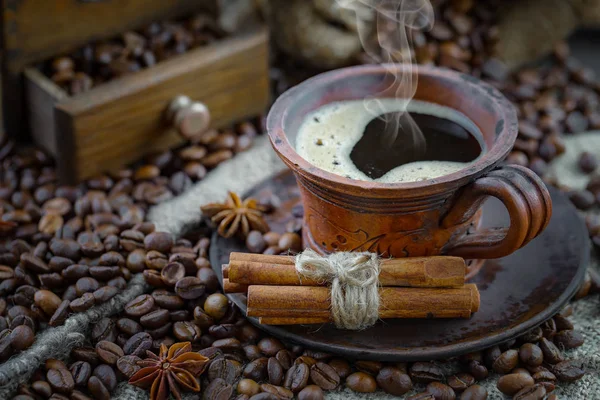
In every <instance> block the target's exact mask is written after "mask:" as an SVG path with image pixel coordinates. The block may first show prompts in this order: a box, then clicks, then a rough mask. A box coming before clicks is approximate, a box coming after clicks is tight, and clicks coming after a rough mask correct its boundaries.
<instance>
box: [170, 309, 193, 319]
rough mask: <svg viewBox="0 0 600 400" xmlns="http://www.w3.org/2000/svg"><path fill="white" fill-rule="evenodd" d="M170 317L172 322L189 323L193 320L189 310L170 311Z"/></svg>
mask: <svg viewBox="0 0 600 400" xmlns="http://www.w3.org/2000/svg"><path fill="white" fill-rule="evenodd" d="M169 316H170V318H171V321H173V322H177V321H188V320H189V319H190V318H191V313H190V312H189V311H188V310H175V311H170V312H169Z"/></svg>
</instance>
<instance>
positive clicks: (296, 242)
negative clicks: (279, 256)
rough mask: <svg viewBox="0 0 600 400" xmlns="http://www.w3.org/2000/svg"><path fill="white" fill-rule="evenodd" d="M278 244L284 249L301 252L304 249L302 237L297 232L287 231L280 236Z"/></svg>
mask: <svg viewBox="0 0 600 400" xmlns="http://www.w3.org/2000/svg"><path fill="white" fill-rule="evenodd" d="M277 246H278V247H279V248H280V249H281V250H282V251H288V250H290V251H293V252H299V251H302V238H301V237H300V235H298V234H297V233H290V232H286V233H284V234H283V235H281V237H280V238H279V242H277Z"/></svg>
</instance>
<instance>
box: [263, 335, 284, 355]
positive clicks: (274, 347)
mask: <svg viewBox="0 0 600 400" xmlns="http://www.w3.org/2000/svg"><path fill="white" fill-rule="evenodd" d="M258 348H259V349H260V351H262V353H263V354H264V355H266V356H268V357H272V356H274V355H276V354H277V352H279V351H280V350H283V349H285V346H284V345H283V343H281V342H280V341H279V340H277V339H275V338H264V339H262V340H261V341H259V342H258Z"/></svg>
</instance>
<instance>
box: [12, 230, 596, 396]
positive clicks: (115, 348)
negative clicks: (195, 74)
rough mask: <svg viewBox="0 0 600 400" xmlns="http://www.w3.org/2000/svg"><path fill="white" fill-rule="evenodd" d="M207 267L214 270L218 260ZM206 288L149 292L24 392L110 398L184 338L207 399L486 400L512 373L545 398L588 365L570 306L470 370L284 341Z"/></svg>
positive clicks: (473, 360)
mask: <svg viewBox="0 0 600 400" xmlns="http://www.w3.org/2000/svg"><path fill="white" fill-rule="evenodd" d="M199 242H202V244H203V245H202V246H194V247H192V246H183V247H185V248H188V249H190V251H189V253H190V254H191V253H192V252H194V251H195V250H194V248H196V249H197V251H198V253H201V252H203V251H205V249H206V247H205V246H204V245H205V244H207V243H208V239H206V238H202V239H200V241H199ZM197 268H198V271H201V270H210V266H209V265H202V266H200V267H197ZM200 287H202V290H198V291H197V292H196V294H195V295H194V296H188V293H186V294H185V295H184V296H185V297H188V298H184V297H181V295H180V294H178V293H176V292H173V291H172V290H171V289H155V290H154V291H153V292H152V293H150V294H144V295H140V296H139V297H138V298H136V299H134V300H132V301H131V302H130V303H129V304H127V306H126V307H125V309H124V311H123V312H122V313H121V314H120V315H118V316H115V317H112V318H104V319H102V320H100V321H99V322H98V324H97V325H96V326H95V327H94V329H93V331H92V333H91V336H90V338H89V339H90V342H89V343H88V344H87V346H85V347H78V348H75V349H73V351H72V353H71V358H70V362H69V363H67V364H65V363H63V362H60V361H57V360H48V361H47V362H46V364H45V365H44V366H43V367H42V368H40V369H39V370H38V371H37V372H36V373H35V374H34V376H33V378H32V379H31V381H30V382H29V384H27V385H22V386H21V387H20V388H19V396H21V397H18V396H17V397H15V399H19V400H25V399H27V400H31V399H39V398H50V396H51V395H53V396H54V397H53V398H59V399H62V398H63V397H60V396H58V395H62V396H65V397H64V398H66V399H69V398H70V399H74V400H84V399H89V398H93V399H99V400H100V399H109V398H110V393H111V392H112V391H113V390H114V389H115V387H116V385H117V384H118V383H119V382H121V381H125V380H127V379H128V378H129V377H131V376H132V375H133V374H134V373H135V372H136V371H137V370H138V369H139V366H138V365H137V364H136V362H137V361H139V360H140V359H143V358H145V351H146V350H151V351H154V352H156V351H157V350H158V347H159V346H160V344H161V343H164V344H166V345H171V344H173V343H176V342H180V341H190V342H192V344H193V350H194V351H198V352H199V353H200V354H202V355H204V356H206V357H208V358H209V359H210V363H209V365H208V367H207V370H206V372H205V373H204V374H203V376H202V388H203V392H202V394H201V395H198V398H203V399H213V398H224V399H229V398H235V399H238V400H248V399H253V400H257V399H292V398H294V397H296V398H298V399H306V400H308V399H311V400H314V399H323V398H324V394H325V392H326V391H328V390H337V389H340V388H343V387H346V388H349V389H350V390H353V391H356V392H360V393H372V392H375V391H377V390H383V391H385V392H386V393H390V394H393V395H396V396H401V395H404V394H407V393H409V392H411V391H414V390H416V389H418V390H423V391H422V392H419V393H418V394H414V395H412V396H411V397H408V399H414V400H416V399H454V398H458V397H460V398H461V399H485V398H486V397H485V396H486V395H487V391H486V389H484V388H483V387H482V386H480V385H478V384H477V381H479V380H482V379H485V378H487V377H488V375H489V374H490V373H492V372H495V373H498V374H501V375H502V376H501V377H500V378H499V379H498V381H497V388H498V390H499V391H501V392H502V393H504V394H506V395H509V396H514V397H513V398H514V399H519V400H524V399H544V398H545V397H544V396H546V395H549V396H552V394H551V392H552V391H553V390H554V388H555V386H556V384H558V383H559V382H566V383H568V382H573V381H575V380H577V379H580V378H581V377H582V376H583V374H584V373H585V371H584V370H583V366H582V365H581V362H579V361H577V360H568V359H566V357H565V356H564V353H563V351H564V350H569V349H573V348H576V347H579V346H581V345H582V344H583V337H582V335H581V334H580V333H578V332H577V331H575V330H574V329H573V325H572V324H571V323H570V322H569V320H568V319H567V317H566V315H568V313H569V312H570V311H571V309H570V307H568V308H567V309H565V310H564V311H563V314H558V315H556V316H554V318H552V319H550V320H548V321H546V322H545V323H544V324H543V325H541V326H540V327H537V328H535V329H533V330H532V331H530V332H528V333H527V334H525V335H523V336H521V337H520V338H518V339H517V340H512V341H510V342H508V343H505V344H503V345H500V346H494V347H492V348H489V349H487V350H485V351H483V352H476V353H471V354H466V355H464V356H462V357H460V358H459V362H460V366H461V367H460V368H461V370H462V372H458V373H456V374H454V375H446V374H445V373H444V368H443V364H444V363H443V362H440V363H435V362H416V363H412V364H407V363H382V362H378V361H354V362H350V361H347V360H344V359H341V358H336V357H334V356H333V355H331V354H327V353H323V352H317V351H312V350H309V349H303V348H302V347H300V346H297V345H293V344H285V343H282V342H280V341H279V340H278V339H275V338H272V337H269V336H267V335H265V334H264V333H263V332H262V331H260V330H258V329H257V328H256V327H254V326H253V325H250V324H249V323H248V322H247V321H246V320H245V318H244V317H243V316H242V315H241V314H240V313H239V312H238V310H237V309H236V308H235V307H234V306H233V305H232V304H231V303H230V302H229V301H228V300H227V298H226V297H225V296H224V295H223V294H221V293H220V292H219V290H216V289H214V288H212V286H210V285H204V286H202V285H199V286H198V288H200ZM189 297H192V298H189ZM532 393H534V394H532ZM27 396H29V397H27ZM528 396H529V397H528ZM547 398H550V399H551V398H553V397H547Z"/></svg>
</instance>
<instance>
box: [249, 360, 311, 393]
mask: <svg viewBox="0 0 600 400" xmlns="http://www.w3.org/2000/svg"><path fill="white" fill-rule="evenodd" d="M257 361H258V360H257ZM309 377H310V369H309V367H308V365H306V364H295V365H293V366H292V367H291V368H290V369H289V370H288V371H287V373H286V374H285V378H284V383H283V386H285V387H286V388H287V389H290V390H291V391H292V392H294V393H298V392H299V391H300V390H302V389H304V387H305V386H306V384H307V383H308V378H309Z"/></svg>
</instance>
